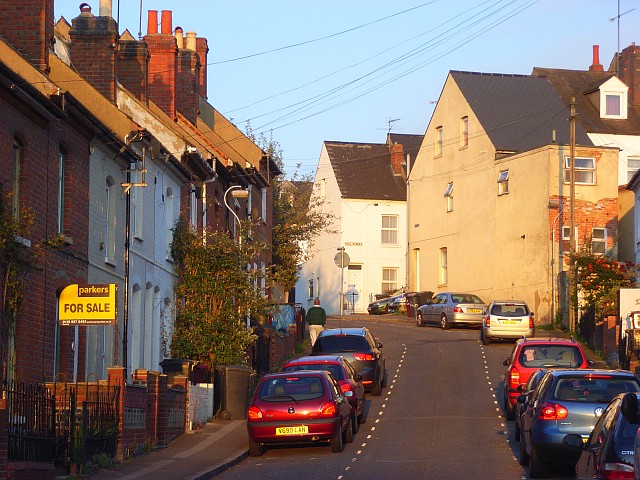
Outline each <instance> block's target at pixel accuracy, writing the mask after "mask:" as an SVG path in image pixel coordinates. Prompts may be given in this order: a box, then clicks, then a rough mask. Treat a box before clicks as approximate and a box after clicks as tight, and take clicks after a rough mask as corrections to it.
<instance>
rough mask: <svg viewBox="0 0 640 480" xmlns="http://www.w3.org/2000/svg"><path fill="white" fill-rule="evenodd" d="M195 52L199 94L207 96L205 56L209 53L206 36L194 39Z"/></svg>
mask: <svg viewBox="0 0 640 480" xmlns="http://www.w3.org/2000/svg"><path fill="white" fill-rule="evenodd" d="M196 52H198V56H199V57H200V88H199V89H198V90H199V91H200V96H201V97H204V98H205V99H206V98H207V56H208V54H209V45H208V43H207V39H206V38H200V37H198V38H197V39H196Z"/></svg>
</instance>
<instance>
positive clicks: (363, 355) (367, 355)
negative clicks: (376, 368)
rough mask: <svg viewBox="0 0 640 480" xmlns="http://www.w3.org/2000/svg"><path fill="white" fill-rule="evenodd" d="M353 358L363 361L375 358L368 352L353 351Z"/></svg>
mask: <svg viewBox="0 0 640 480" xmlns="http://www.w3.org/2000/svg"><path fill="white" fill-rule="evenodd" d="M353 358H355V359H356V360H363V361H371V360H375V359H376V357H375V356H374V355H372V354H370V353H354V354H353Z"/></svg>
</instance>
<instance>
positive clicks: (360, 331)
mask: <svg viewBox="0 0 640 480" xmlns="http://www.w3.org/2000/svg"><path fill="white" fill-rule="evenodd" d="M366 331H367V327H349V328H326V329H324V330H323V331H322V332H320V336H321V337H326V336H328V335H360V336H362V335H364V334H365V332H366Z"/></svg>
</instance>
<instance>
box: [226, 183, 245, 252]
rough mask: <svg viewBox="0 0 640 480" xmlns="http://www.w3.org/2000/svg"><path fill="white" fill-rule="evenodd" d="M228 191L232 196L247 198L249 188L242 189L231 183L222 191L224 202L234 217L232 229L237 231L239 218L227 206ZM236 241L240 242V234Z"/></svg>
mask: <svg viewBox="0 0 640 480" xmlns="http://www.w3.org/2000/svg"><path fill="white" fill-rule="evenodd" d="M236 189H239V190H236ZM229 192H231V196H232V197H233V198H249V190H245V189H243V188H242V187H241V186H240V185H231V186H230V187H229V188H227V190H226V191H225V192H224V204H225V206H226V207H227V209H228V210H229V211H230V212H231V213H232V214H233V216H234V217H235V219H236V227H235V229H234V230H236V231H237V229H238V228H239V225H240V218H239V217H238V215H237V214H236V212H235V211H234V210H233V209H232V208H231V207H230V206H229V203H228V202H227V195H228V194H229ZM235 233H236V232H234V236H235ZM238 243H239V244H242V235H240V236H239V238H238Z"/></svg>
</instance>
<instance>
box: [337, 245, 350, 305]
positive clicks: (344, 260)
mask: <svg viewBox="0 0 640 480" xmlns="http://www.w3.org/2000/svg"><path fill="white" fill-rule="evenodd" d="M333 261H334V262H336V265H337V266H338V268H339V269H340V316H342V314H343V313H344V293H343V292H344V267H347V266H349V262H351V259H350V258H349V255H348V254H347V252H345V251H344V247H338V253H336V256H335V257H333Z"/></svg>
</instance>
